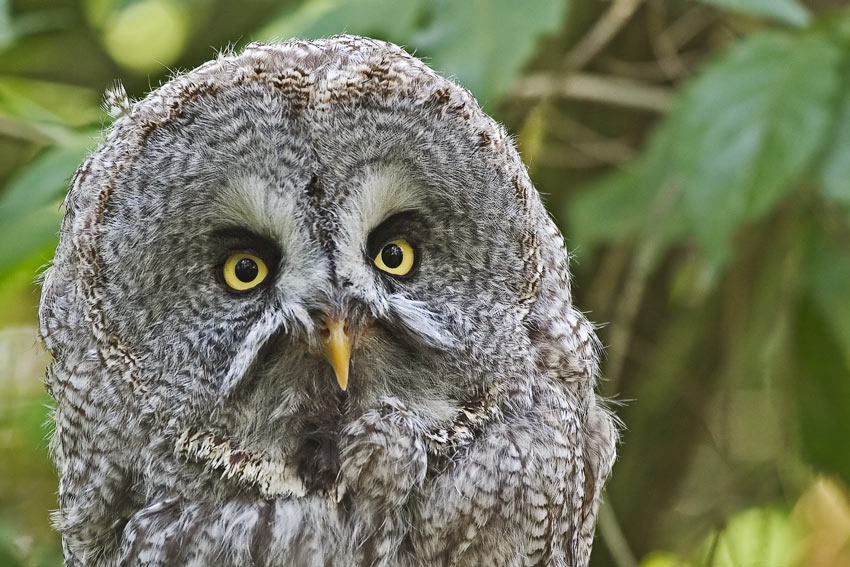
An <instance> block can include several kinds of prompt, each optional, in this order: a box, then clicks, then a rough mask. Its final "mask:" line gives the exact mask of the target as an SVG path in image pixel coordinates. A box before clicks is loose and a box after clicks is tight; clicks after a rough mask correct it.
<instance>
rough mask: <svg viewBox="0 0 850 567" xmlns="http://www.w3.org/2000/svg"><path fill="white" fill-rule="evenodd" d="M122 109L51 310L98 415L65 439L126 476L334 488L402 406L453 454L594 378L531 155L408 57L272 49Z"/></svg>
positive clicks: (48, 286) (92, 179)
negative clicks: (341, 450)
mask: <svg viewBox="0 0 850 567" xmlns="http://www.w3.org/2000/svg"><path fill="white" fill-rule="evenodd" d="M112 98H113V100H114V101H117V104H116V109H117V112H116V115H118V118H117V119H116V120H115V122H114V124H113V125H112V127H111V128H110V130H109V132H108V134H107V136H106V139H105V141H104V142H103V144H102V145H101V146H100V148H98V149H97V151H96V152H95V153H94V154H93V155H92V156H91V157H89V158H88V159H87V160H86V162H85V163H84V164H83V165H82V166H81V167H80V169H79V170H78V171H77V173H76V176H75V178H74V181H73V188H72V190H71V192H70V193H69V195H68V197H67V200H66V203H65V204H66V216H65V220H64V223H63V225H62V230H61V240H60V244H59V247H58V250H57V253H56V259H55V262H54V265H53V267H52V268H50V270H49V271H48V273H47V275H46V278H45V285H44V291H43V301H42V309H41V321H42V334H43V336H44V339H45V342H46V344H47V346H48V348H49V349H50V351H51V352H52V354H53V356H54V360H55V362H54V365H53V369H52V371H51V375H50V378H49V380H48V383H49V386H50V388H51V390H52V393H53V395H54V397H56V398H57V400H58V401H59V403H60V405H61V404H62V403H63V400H72V399H75V398H74V397H75V396H76V397H78V398H79V397H80V396H84V397H86V399H87V400H90V401H91V403H90V404H89V406H88V407H90V410H87V411H86V412H81V414H86V415H79V416H76V417H74V416H71V417H67V421H68V423H65V424H64V427H65V430H66V431H69V430H75V431H78V432H80V431H83V429H85V431H84V432H82V433H79V436H82V437H83V438H85V439H87V440H88V441H86V442H89V443H92V444H94V445H98V446H102V447H103V448H102V452H103V453H104V454H108V455H109V458H106V457H104V465H103V466H104V467H105V468H106V469H108V470H107V472H105V473H104V474H106V475H107V476H108V474H110V473H109V472H108V471H109V470H112V469H111V468H110V467H116V468H117V469H116V470H119V469H120V470H121V471H124V472H127V471H129V473H127V474H128V476H130V477H132V478H136V479H139V478H141V479H143V484H145V483H146V486H147V487H148V489H149V490H155V489H158V488H159V487H171V488H174V487H175V486H177V485H178V484H179V486H180V487H181V488H180V489H181V490H186V491H191V490H214V491H229V490H244V489H246V487H249V488H250V487H251V486H254V487H257V486H259V487H260V488H261V489H262V490H264V491H266V492H267V493H271V494H274V493H276V492H284V491H297V490H312V489H316V490H319V489H327V488H328V487H329V486H330V485H332V484H333V479H334V478H335V476H334V475H335V459H336V457H335V455H336V448H335V443H336V437H337V435H338V432H339V430H340V428H341V427H343V426H344V425H345V423H346V422H347V420H349V419H350V417H351V416H356V415H358V414H359V413H362V412H363V411H366V410H368V409H369V408H373V407H376V406H377V405H378V404H380V403H383V402H382V401H385V400H388V399H391V400H397V401H399V402H400V403H403V404H404V405H405V406H406V407H407V408H409V409H410V411H412V412H414V413H415V414H417V415H418V416H421V418H422V419H423V420H424V423H426V424H427V427H428V428H429V430H428V435H429V439H431V440H432V442H433V443H434V446H435V447H439V446H440V445H441V444H447V443H451V442H452V439H453V436H454V437H457V436H461V437H462V436H464V435H472V434H473V433H474V428H475V426H476V423H478V422H479V421H481V420H486V419H487V416H488V415H492V414H494V413H502V414H504V413H510V412H516V411H522V410H523V408H528V407H529V406H530V405H531V404H532V403H533V400H532V388H531V384H532V383H533V382H534V380H535V377H537V376H539V375H540V374H541V373H545V372H555V371H557V372H558V373H560V374H561V375H562V376H564V377H565V378H566V380H567V381H568V382H569V383H570V384H572V386H570V387H571V388H574V390H575V397H576V399H582V397H583V395H584V394H583V392H586V391H588V390H589V389H592V378H593V375H594V373H595V369H596V354H595V351H594V345H595V339H594V338H593V333H592V329H591V328H590V327H589V326H588V325H587V324H586V321H585V320H584V318H583V317H582V316H581V315H580V314H578V312H576V311H575V310H574V309H573V308H572V305H571V302H570V292H569V275H568V271H567V253H566V251H565V249H564V245H563V239H562V238H561V236H560V233H559V232H558V229H557V228H556V226H555V225H554V223H553V222H552V220H551V219H550V218H549V216H548V215H547V214H546V212H545V210H544V208H543V206H542V204H541V202H540V198H539V196H538V194H537V192H536V191H535V190H534V188H533V186H532V184H531V182H530V180H529V177H528V174H527V172H526V169H525V167H524V166H523V164H522V161H521V159H520V157H519V155H518V153H517V151H516V150H515V148H514V145H513V143H512V141H511V140H510V138H509V137H508V136H507V135H506V133H505V131H504V130H503V129H502V127H500V126H499V125H498V124H497V123H496V122H494V121H493V120H492V119H491V118H490V117H488V116H487V115H486V114H484V112H482V110H481V109H480V108H479V106H478V105H477V103H476V101H475V100H474V98H473V97H472V96H471V94H470V93H469V92H468V91H466V90H465V89H463V88H461V87H459V86H457V85H456V84H454V83H453V82H451V81H449V80H447V79H445V78H442V77H440V76H439V75H437V74H436V73H435V72H434V71H432V70H431V69H430V68H428V67H427V66H426V65H425V64H424V63H422V62H421V61H419V60H418V59H416V58H414V57H412V56H410V55H409V54H407V53H406V52H405V51H404V50H402V49H401V48H399V47H397V46H394V45H391V44H388V43H383V42H380V41H373V40H368V39H364V38H359V37H352V36H340V37H335V38H332V39H328V40H321V41H291V42H286V43H282V44H277V45H262V44H252V45H250V46H248V47H247V48H246V49H245V50H244V51H243V52H242V53H241V54H238V55H234V54H222V55H221V56H219V57H218V58H217V59H216V60H214V61H211V62H209V63H207V64H204V65H202V66H201V67H198V68H197V69H194V70H193V71H190V72H188V73H186V74H182V75H178V76H176V77H174V78H173V79H172V80H171V81H169V82H168V83H166V84H164V85H162V86H161V87H159V88H158V89H156V90H155V91H153V92H152V93H150V94H149V95H148V96H147V97H145V98H144V99H143V100H140V101H128V100H126V99H125V98H124V97H123V96H122V95H121V93H120V92H118V91H116V92H114V93H113V94H112ZM63 419H65V418H63ZM75 420H76V421H75ZM82 423H85V424H89V425H86V427H83V426H81V425H80V424H82ZM59 426H60V429H61V428H62V427H63V424H62V423H60V424H59ZM60 435H61V430H60ZM81 443H83V441H81V440H79V438H78V437H77V438H75V439H74V440H73V442H71V441H70V440H69V441H68V443H60V444H59V445H60V446H61V447H60V448H59V449H58V450H59V451H64V452H66V453H67V452H69V451H73V450H75V449H74V446H75V445H79V444H81ZM65 456H66V457H68V455H65ZM66 460H67V461H68V462H70V461H72V459H66ZM60 462H63V461H62V459H60ZM68 466H70V465H68ZM124 472H122V474H124ZM60 473H61V471H60ZM66 473H68V474H69V475H72V471H66ZM222 473H223V475H222ZM116 474H117V473H116ZM222 476H223V478H222ZM178 481H179V482H178Z"/></svg>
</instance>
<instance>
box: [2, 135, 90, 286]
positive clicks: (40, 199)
mask: <svg viewBox="0 0 850 567" xmlns="http://www.w3.org/2000/svg"><path fill="white" fill-rule="evenodd" d="M93 144H94V142H93V141H91V142H89V141H88V139H87V138H80V139H78V140H77V144H76V145H73V146H69V147H58V148H51V149H49V150H47V151H45V152H44V153H42V154H41V155H40V156H39V157H38V158H36V159H35V160H33V161H31V162H30V163H28V164H27V165H26V166H25V167H24V169H23V170H22V171H20V172H19V173H18V174H17V175H16V176H15V177H14V178H12V179H11V180H10V181H9V183H8V184H7V185H6V187H5V189H4V190H3V192H2V193H0V277H2V276H3V275H5V274H7V273H9V272H10V271H13V270H14V269H15V268H16V267H17V266H19V265H20V264H21V263H22V262H24V261H26V260H27V259H29V258H33V257H34V256H35V255H39V256H43V257H44V258H43V260H44V261H46V260H48V259H49V258H50V256H51V254H50V252H52V249H53V247H54V246H55V243H56V239H57V236H56V235H57V233H58V231H59V225H60V223H61V221H62V213H61V211H60V207H59V206H60V204H61V201H62V199H63V197H64V196H65V194H66V193H67V191H68V185H69V183H68V182H69V180H70V178H71V176H72V175H73V173H74V170H75V169H76V168H77V166H79V165H80V162H82V161H83V159H84V157H85V155H86V153H87V151H88V150H89V146H91V145H93Z"/></svg>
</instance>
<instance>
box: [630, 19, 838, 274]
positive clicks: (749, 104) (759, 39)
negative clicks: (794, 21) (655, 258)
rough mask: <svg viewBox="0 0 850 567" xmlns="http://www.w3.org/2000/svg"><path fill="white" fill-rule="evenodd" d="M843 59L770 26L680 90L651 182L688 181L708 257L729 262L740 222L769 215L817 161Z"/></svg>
mask: <svg viewBox="0 0 850 567" xmlns="http://www.w3.org/2000/svg"><path fill="white" fill-rule="evenodd" d="M841 59H842V53H841V50H840V49H838V48H837V47H836V46H834V45H833V44H832V43H830V42H829V41H827V40H826V39H823V38H820V37H818V36H814V35H803V36H791V35H786V34H780V33H763V34H760V35H756V36H753V37H752V38H750V39H748V40H746V41H744V42H743V43H741V44H739V45H738V46H736V48H734V49H733V50H732V51H731V52H730V53H728V54H726V55H725V56H723V57H721V58H720V59H719V60H718V61H716V62H714V63H713V64H711V65H710V66H709V67H708V68H707V69H706V70H705V71H704V72H703V73H702V74H701V75H700V76H699V77H698V78H697V79H696V80H695V81H694V82H693V83H691V84H690V85H689V86H688V87H687V88H686V89H685V90H684V92H683V93H682V94H681V95H680V98H679V99H678V100H677V102H676V105H675V108H674V110H673V112H672V113H671V115H670V116H669V117H668V118H667V123H666V124H664V125H663V126H662V128H663V129H666V130H667V131H666V132H665V135H664V136H659V137H658V138H657V140H656V143H655V144H653V145H652V146H651V147H650V149H649V157H648V158H647V159H648V160H649V161H650V162H651V164H652V166H651V167H649V168H648V171H650V172H652V175H650V177H649V178H647V179H644V180H643V182H645V183H651V184H654V185H655V186H656V189H657V190H660V188H661V187H663V186H665V185H667V184H673V185H675V186H679V187H681V188H682V191H683V193H682V202H681V204H682V209H681V215H682V217H683V220H684V222H685V226H686V227H687V229H688V231H689V232H690V233H691V234H692V235H693V237H694V238H695V239H696V241H697V242H698V243H699V244H700V245H701V247H702V249H703V251H704V252H705V253H706V255H707V257H708V258H709V259H712V260H714V261H717V262H719V263H721V264H722V263H723V261H724V260H723V259H725V258H727V257H728V256H729V254H730V242H731V239H732V237H733V235H734V233H735V232H736V231H737V229H738V228H740V227H741V226H742V225H744V224H746V223H748V222H751V221H753V220H756V219H758V218H760V217H762V216H763V215H764V214H766V213H768V212H769V211H770V210H771V209H772V208H773V207H774V206H775V205H776V204H778V203H779V202H780V201H781V200H782V199H783V198H784V197H785V196H786V195H787V194H788V192H789V191H790V190H791V189H792V188H793V186H794V184H795V183H796V182H797V181H798V180H799V179H800V177H801V176H802V175H803V174H804V173H805V171H806V170H807V168H809V166H810V165H811V163H812V162H813V160H814V158H815V156H816V155H817V153H818V151H819V150H820V149H821V148H822V146H823V144H824V141H825V139H826V137H827V136H828V134H829V132H830V127H831V122H832V120H833V111H834V106H835V101H836V99H837V96H838V92H839V88H840V72H839V69H840V63H841ZM658 172H661V173H660V174H659V173H658ZM658 179H661V180H662V181H661V182H660V183H659V181H658Z"/></svg>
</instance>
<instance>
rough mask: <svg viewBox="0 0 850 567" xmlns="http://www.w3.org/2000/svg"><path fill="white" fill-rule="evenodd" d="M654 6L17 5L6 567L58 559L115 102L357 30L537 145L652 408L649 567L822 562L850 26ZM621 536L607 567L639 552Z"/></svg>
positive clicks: (610, 372) (382, 1)
mask: <svg viewBox="0 0 850 567" xmlns="http://www.w3.org/2000/svg"><path fill="white" fill-rule="evenodd" d="M631 4H632V3H631V2H628V1H627V2H623V1H622V0H617V1H615V2H613V3H611V2H607V3H606V2H596V1H595V0H531V1H529V2H516V1H512V0H465V1H454V0H409V1H406V2H399V1H395V0H351V1H349V0H301V1H290V2H285V1H283V0H281V1H280V2H276V1H266V0H263V1H261V0H248V1H247V2H244V3H237V2H233V1H231V0H177V1H166V0H84V1H82V2H81V3H80V4H79V5H67V6H63V7H57V6H52V5H50V6H49V7H45V6H48V5H47V4H45V3H44V2H41V1H39V0H22V1H21V2H16V3H15V4H14V6H13V5H12V3H11V2H8V1H4V0H0V187H2V189H0V313H3V318H2V319H0V565H7V564H8V565H49V564H57V563H58V554H59V552H58V547H57V545H58V544H57V542H56V539H55V536H54V535H52V533H51V532H50V531H49V528H48V527H47V522H46V518H47V515H46V510H47V509H48V508H50V507H52V506H54V505H55V503H54V493H53V490H54V489H55V478H54V476H53V472H52V470H51V469H50V467H49V465H48V464H47V463H48V461H47V456H46V446H45V444H44V442H43V439H44V430H43V428H42V425H41V424H42V422H43V421H44V419H45V418H46V410H45V408H44V404H45V401H46V399H45V397H44V395H43V393H41V386H40V384H39V382H38V380H39V374H40V372H41V368H42V367H43V364H44V360H43V358H40V357H41V356H43V355H34V354H33V352H34V351H33V352H30V350H28V346H29V345H31V344H33V343H34V342H35V338H34V337H35V326H34V325H35V306H36V304H37V298H38V289H37V286H36V284H35V283H34V276H35V272H36V270H37V269H38V267H39V266H41V265H43V264H44V263H45V262H47V261H48V260H49V259H50V256H51V254H52V250H53V248H54V246H55V243H56V234H57V231H58V228H59V223H60V220H61V216H62V209H61V203H62V199H63V198H64V195H65V193H66V192H67V189H68V184H69V180H70V178H71V177H72V175H73V172H74V168H75V167H76V166H78V165H79V163H80V162H81V161H82V160H83V159H84V157H85V155H86V154H87V153H88V152H89V151H91V150H92V149H93V148H94V147H95V146H96V144H97V141H98V130H99V128H100V127H101V126H103V125H107V124H108V118H107V117H106V116H105V115H104V113H103V111H102V110H101V108H100V106H99V104H100V103H99V95H98V93H99V92H100V91H102V90H103V88H104V87H105V86H107V85H109V84H110V83H111V81H112V80H113V79H115V78H120V79H122V80H123V81H124V82H125V84H126V86H127V89H128V92H130V94H131V96H135V97H138V96H142V95H144V93H145V92H147V91H148V90H149V89H150V87H151V86H155V85H156V84H158V83H159V82H160V81H162V80H165V79H167V77H168V74H169V72H170V71H169V68H170V67H174V68H191V67H193V66H195V65H197V64H199V63H200V62H202V61H204V60H206V59H208V58H209V57H210V56H211V55H212V49H211V47H210V46H214V47H216V48H224V47H226V46H227V45H228V43H229V42H236V44H237V47H238V46H239V45H242V44H244V43H247V42H248V41H254V40H269V39H285V38H288V37H292V36H298V37H326V36H330V35H334V34H337V33H356V34H364V35H370V36H373V37H377V38H379V39H386V40H389V41H394V42H397V43H400V44H402V45H405V46H406V47H407V48H408V49H409V50H411V51H413V52H415V53H416V55H418V56H420V57H423V58H425V59H426V61H428V62H429V63H430V64H431V65H432V66H433V67H434V68H435V69H437V70H439V71H440V72H442V73H444V74H447V75H449V76H452V77H454V78H455V79H456V80H457V81H458V82H459V83H461V84H463V85H464V86H466V87H468V88H470V90H471V91H472V92H473V93H474V94H475V95H476V96H477V97H478V98H479V101H480V102H481V103H482V104H483V105H484V106H485V109H486V110H487V111H488V112H490V113H493V114H496V115H497V116H498V117H499V118H500V119H502V120H504V121H505V122H506V124H507V126H508V129H509V130H510V131H512V132H514V133H517V134H518V136H519V141H520V145H521V148H522V150H523V154H524V157H525V158H526V160H527V161H528V162H530V166H531V169H530V171H531V173H532V176H533V178H534V181H535V184H536V185H537V186H538V188H539V189H540V190H541V192H542V193H543V194H544V195H545V196H546V198H547V201H548V204H549V206H550V207H551V209H552V211H553V213H555V216H556V218H557V220H558V221H559V222H560V224H561V226H562V228H563V230H564V232H565V235H566V237H567V241H568V243H569V245H570V248H575V249H574V250H571V251H572V252H573V253H575V254H576V255H577V258H578V260H580V261H579V262H577V263H575V264H574V267H575V271H576V286H575V290H576V291H575V293H576V296H577V300H576V301H577V304H578V305H579V306H581V307H582V308H583V309H591V310H592V317H593V318H595V319H596V320H598V321H610V325H609V326H607V327H606V328H603V329H601V331H600V332H601V334H602V338H603V340H604V341H605V342H606V344H608V345H609V346H608V353H609V358H608V360H607V361H606V364H605V367H604V369H603V373H604V374H605V376H606V377H607V378H608V381H607V382H603V384H602V387H603V389H604V391H605V393H606V394H607V395H615V396H618V397H619V398H620V399H623V400H629V402H628V403H627V404H625V405H624V406H623V407H619V408H618V413H619V414H620V415H621V416H622V417H623V419H624V420H625V422H626V424H627V425H628V429H626V430H625V431H624V432H623V439H624V444H623V446H622V447H621V451H620V453H621V458H620V462H619V463H618V465H617V467H616V469H615V474H614V478H613V480H612V482H611V485H610V490H609V494H608V498H607V502H609V503H610V505H611V507H612V509H614V510H616V512H617V517H618V519H619V522H620V523H621V528H622V530H623V532H624V534H625V539H626V542H627V544H628V546H630V548H631V549H630V550H629V551H631V552H632V553H633V555H635V556H636V557H642V558H643V559H642V561H641V565H643V566H644V567H664V566H668V565H670V566H672V565H677V566H679V565H681V566H685V565H688V566H692V567H698V566H703V565H705V566H711V567H726V566H732V565H748V566H749V565H752V566H759V567H761V566H764V567H767V566H768V565H770V566H771V567H775V566H780V565H788V566H792V565H795V566H796V565H808V564H815V563H814V562H813V561H814V560H813V559H811V558H810V557H808V556H807V555H806V553H808V552H807V551H806V548H805V546H801V543H800V542H803V541H807V538H809V537H810V536H811V535H812V534H809V533H803V532H801V531H800V530H801V529H802V528H800V526H799V525H797V524H795V522H794V519H793V518H792V516H789V514H787V513H786V512H785V510H788V509H791V507H792V506H794V505H795V502H796V501H797V499H798V497H800V496H801V494H804V493H807V491H810V490H811V489H810V487H811V486H813V479H815V478H816V476H817V475H818V474H829V475H833V477H834V478H836V479H841V482H844V483H845V484H846V483H850V457H849V456H848V452H847V451H846V449H845V448H844V447H843V443H844V440H845V439H847V438H848V437H850V417H848V416H850V389H848V388H850V386H848V385H850V8H847V7H843V6H838V5H837V3H836V7H834V8H833V9H831V10H824V9H818V8H817V6H818V5H819V4H824V3H817V2H802V1H801V0H701V1H700V0H693V1H690V0H663V1H659V2H644V3H640V2H638V3H634V6H637V7H636V8H635V9H634V10H631V8H629V5H631ZM612 7H613V8H612ZM609 8H612V9H611V10H609ZM615 8H616V9H615ZM630 10H631V11H630ZM612 14H613V16H612ZM618 18H622V21H620V20H618ZM621 23H623V24H624V25H622V26H620V24H621ZM597 24H601V26H600V27H599V28H596V27H595V26H596V25H597ZM590 30H594V31H590ZM47 32H49V33H47ZM576 51H579V53H578V56H576ZM574 61H582V62H583V63H582V65H583V66H581V68H578V69H576V68H574V67H573V63H570V62H574ZM576 72H578V74H575V73H576ZM531 73H533V75H534V76H533V79H534V81H533V86H534V87H535V88H533V89H532V88H528V87H529V84H528V82H526V83H523V82H524V81H526V79H529V77H527V76H526V75H527V74H531ZM518 86H523V87H524V88H517V87H518ZM535 89H536V90H535ZM629 89H634V91H635V92H623V91H629ZM529 92H531V93H532V94H528V93H529ZM535 93H536V94H535ZM635 93H638V94H639V95H640V96H637V97H635V96H634V94H635ZM647 93H650V94H652V93H655V95H653V96H655V98H654V99H653V103H652V104H648V105H646V106H645V107H641V103H640V102H635V101H636V100H637V101H639V100H641V97H642V96H645V95H646V94H647ZM658 93H661V95H663V96H656V95H658ZM626 95H628V96H626ZM667 100H671V101H672V103H671V105H670V108H669V111H667V112H664V113H660V115H657V114H656V113H657V112H658V109H659V108H663V107H664V105H665V104H666V103H665V101H667ZM12 325H14V326H15V327H16V329H15V330H14V332H10V333H6V332H4V331H3V330H2V327H6V326H12ZM21 325H24V326H21ZM21 337H24V339H23V342H22V338H21ZM22 344H26V345H27V348H22V346H21V345H22ZM6 368H12V369H14V370H13V371H10V372H9V371H7V372H5V373H4V370H5V369H6ZM21 385H24V386H25V387H23V386H21ZM35 392H38V393H35ZM9 400H11V401H12V402H8V401H9ZM4 403H6V405H4ZM10 479H15V480H14V482H15V483H16V484H15V486H22V487H24V488H23V489H22V491H23V492H26V494H27V496H28V497H31V498H36V499H37V500H38V502H39V504H38V506H37V508H38V509H37V510H35V511H34V512H33V513H32V514H28V513H25V512H21V510H29V509H30V508H33V506H28V507H27V506H24V504H23V503H22V499H21V497H20V496H19V495H18V492H22V491H15V490H12V489H10V488H9V487H10V486H12V480H10ZM816 484H817V483H814V485H816ZM836 486H838V487H839V488H836V489H835V490H832V491H831V492H830V493H829V494H830V496H829V498H831V499H832V500H831V501H832V502H839V501H840V502H841V506H844V508H845V509H848V510H850V507H848V505H847V498H846V495H843V493H842V492H841V488H840V486H841V484H840V483H836ZM797 506H799V504H797ZM836 507H840V506H838V504H836ZM825 509H826V507H825V506H820V507H818V508H816V510H817V513H820V514H823V515H825V517H826V516H827V515H828V514H827V513H826V512H823V510H825ZM808 513H809V514H812V513H815V512H812V511H811V510H810V511H809V512H808ZM829 518H830V521H829V522H827V521H826V520H824V521H822V522H820V523H821V524H825V523H830V522H831V519H832V516H829ZM832 524H835V522H832ZM836 525H838V524H836ZM841 525H844V524H841ZM847 525H848V526H850V519H848V521H847ZM610 535H611V534H608V533H603V534H602V536H603V537H602V539H601V540H600V541H599V543H598V544H597V546H596V549H595V551H594V554H595V555H594V565H608V564H612V557H614V556H617V557H623V556H624V554H622V553H621V551H622V550H617V553H612V554H609V553H608V548H609V546H615V545H618V544H617V543H616V542H617V539H616V537H614V538H610V537H609V536H610ZM836 537H837V536H836ZM845 537H847V538H850V528H848V533H846V534H845ZM798 544H799V545H798ZM650 551H652V553H649V552H650ZM821 553H823V550H821ZM625 555H628V553H626V554H625ZM839 557H844V558H845V559H846V555H844V556H840V554H838V555H836V556H835V558H833V559H832V563H831V564H834V565H836V566H839V565H840V566H845V565H850V562H848V561H845V560H843V559H840V558H839ZM810 560H811V561H812V562H809V563H807V562H808V561H810ZM819 561H821V562H820V563H818V564H829V563H824V561H829V559H827V560H824V559H823V558H822V557H821V558H820V559H819ZM842 561H843V562H842Z"/></svg>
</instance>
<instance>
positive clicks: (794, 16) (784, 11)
mask: <svg viewBox="0 0 850 567" xmlns="http://www.w3.org/2000/svg"><path fill="white" fill-rule="evenodd" d="M702 1H703V2H705V3H706V4H713V5H715V6H719V7H721V8H726V9H728V10H732V11H734V12H739V13H741V14H749V15H752V16H756V17H766V18H770V19H773V20H775V21H777V22H781V23H784V24H788V25H792V26H804V25H806V24H808V23H809V22H810V21H811V16H810V14H809V12H808V10H806V9H805V8H804V7H803V6H802V5H800V3H799V2H797V0H702Z"/></svg>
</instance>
